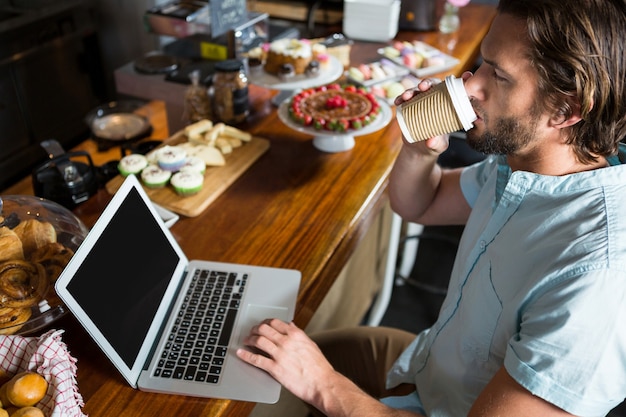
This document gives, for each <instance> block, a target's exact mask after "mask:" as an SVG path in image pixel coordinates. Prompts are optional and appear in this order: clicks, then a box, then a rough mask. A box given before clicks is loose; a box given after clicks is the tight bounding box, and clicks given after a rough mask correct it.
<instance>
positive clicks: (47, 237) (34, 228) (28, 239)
mask: <svg viewBox="0 0 626 417" xmlns="http://www.w3.org/2000/svg"><path fill="white" fill-rule="evenodd" d="M13 231H14V232H15V233H16V234H17V235H18V236H19V238H20V239H21V240H22V245H23V247H24V256H25V257H26V258H29V257H30V255H31V254H32V253H33V252H34V251H35V250H37V248H40V247H42V246H45V245H47V244H48V243H51V242H56V241H57V232H56V230H55V229H54V226H53V225H52V223H49V222H42V221H39V220H37V219H27V220H23V221H21V222H20V223H19V224H18V225H17V226H15V228H14V229H13Z"/></svg>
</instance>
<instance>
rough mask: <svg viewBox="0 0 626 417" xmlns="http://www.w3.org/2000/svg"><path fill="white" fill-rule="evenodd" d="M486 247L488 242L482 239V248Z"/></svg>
mask: <svg viewBox="0 0 626 417" xmlns="http://www.w3.org/2000/svg"><path fill="white" fill-rule="evenodd" d="M485 247H487V242H485V241H484V240H481V241H480V248H481V249H485Z"/></svg>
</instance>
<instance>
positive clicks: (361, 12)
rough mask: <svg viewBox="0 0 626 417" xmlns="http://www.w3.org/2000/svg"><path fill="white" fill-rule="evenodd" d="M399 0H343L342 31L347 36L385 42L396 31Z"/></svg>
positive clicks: (392, 36) (391, 37) (398, 16)
mask: <svg viewBox="0 0 626 417" xmlns="http://www.w3.org/2000/svg"><path fill="white" fill-rule="evenodd" d="M399 19H400V0H344V3H343V33H344V34H346V36H348V37H349V38H352V39H357V40H363V41H375V42H387V41H389V40H391V39H393V38H394V37H395V36H396V34H397V33H398V21H399Z"/></svg>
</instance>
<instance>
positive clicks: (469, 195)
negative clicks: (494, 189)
mask: <svg viewBox="0 0 626 417" xmlns="http://www.w3.org/2000/svg"><path fill="white" fill-rule="evenodd" d="M495 169H497V158H496V157H495V156H490V157H487V158H485V159H484V160H482V161H480V162H477V163H475V164H473V165H469V166H467V167H465V168H464V169H463V172H462V173H461V180H460V181H461V191H462V192H463V196H464V197H465V200H467V203H468V204H469V205H470V207H474V203H475V202H476V199H477V198H478V194H479V193H480V190H481V189H482V187H483V185H485V182H486V181H487V178H488V177H489V175H490V174H491V173H492V172H493V170H495Z"/></svg>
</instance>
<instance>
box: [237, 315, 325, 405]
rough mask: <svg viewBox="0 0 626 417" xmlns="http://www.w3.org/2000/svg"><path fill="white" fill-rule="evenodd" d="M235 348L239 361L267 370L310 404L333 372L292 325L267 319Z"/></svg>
mask: <svg viewBox="0 0 626 417" xmlns="http://www.w3.org/2000/svg"><path fill="white" fill-rule="evenodd" d="M244 343H245V344H246V345H247V346H249V347H250V348H251V349H243V348H242V349H239V350H238V351H237V356H239V358H241V359H242V360H243V361H245V362H247V363H249V364H251V365H254V366H256V367H257V368H261V369H263V370H265V371H267V372H268V373H269V374H270V375H271V376H272V377H274V379H276V380H277V381H278V382H280V383H281V384H282V385H283V386H284V387H285V388H286V389H288V390H289V391H291V392H292V393H293V394H294V395H295V396H297V397H299V398H301V399H302V400H303V401H305V402H308V403H310V404H314V401H315V398H316V396H317V394H318V391H319V389H320V387H319V385H320V384H321V383H323V381H328V380H329V376H330V375H332V374H334V373H335V371H334V369H333V367H332V366H331V364H330V363H328V361H327V360H326V358H325V357H324V355H323V353H322V352H321V351H320V349H319V348H318V347H317V345H316V344H315V342H313V341H312V340H311V339H310V338H309V337H308V336H307V335H306V334H305V333H304V331H302V330H301V329H299V328H298V327H296V325H295V324H293V323H285V322H283V321H281V320H278V319H268V320H265V321H263V322H262V323H261V324H259V325H258V326H255V327H254V328H253V329H252V331H251V332H250V335H249V336H248V337H247V338H246V339H245V340H244Z"/></svg>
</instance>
